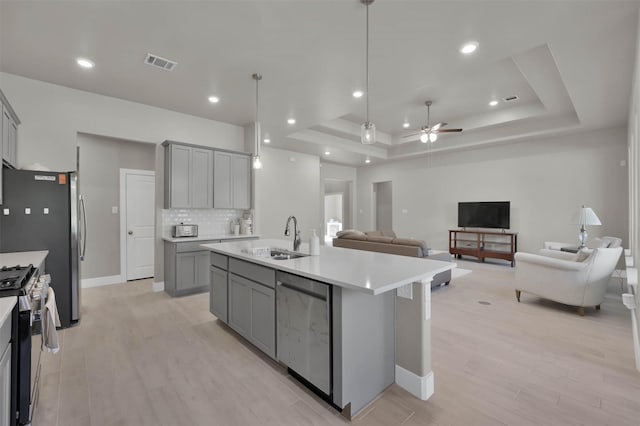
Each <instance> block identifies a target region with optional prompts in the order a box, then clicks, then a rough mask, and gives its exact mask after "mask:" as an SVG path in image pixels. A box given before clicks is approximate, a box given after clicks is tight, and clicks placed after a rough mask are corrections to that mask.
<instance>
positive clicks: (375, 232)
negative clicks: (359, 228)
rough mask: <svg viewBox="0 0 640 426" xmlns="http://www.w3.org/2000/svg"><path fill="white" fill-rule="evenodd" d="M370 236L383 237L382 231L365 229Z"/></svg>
mask: <svg viewBox="0 0 640 426" xmlns="http://www.w3.org/2000/svg"><path fill="white" fill-rule="evenodd" d="M365 234H366V235H367V236H368V237H382V236H383V235H382V231H365Z"/></svg>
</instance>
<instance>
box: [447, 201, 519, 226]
mask: <svg viewBox="0 0 640 426" xmlns="http://www.w3.org/2000/svg"><path fill="white" fill-rule="evenodd" d="M510 212H511V202H510V201H485V202H467V203H458V226H459V227H460V228H502V229H509V228H510V224H509V221H510Z"/></svg>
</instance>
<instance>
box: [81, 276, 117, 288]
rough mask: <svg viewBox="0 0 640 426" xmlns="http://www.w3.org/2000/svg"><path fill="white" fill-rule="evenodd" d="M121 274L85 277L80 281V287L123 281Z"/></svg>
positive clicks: (99, 285)
mask: <svg viewBox="0 0 640 426" xmlns="http://www.w3.org/2000/svg"><path fill="white" fill-rule="evenodd" d="M125 281H126V279H125V278H124V277H123V276H122V275H111V276H109V277H96V278H85V279H83V280H81V281H80V284H81V287H82V288H90V287H101V286H103V285H110V284H119V283H123V282H125Z"/></svg>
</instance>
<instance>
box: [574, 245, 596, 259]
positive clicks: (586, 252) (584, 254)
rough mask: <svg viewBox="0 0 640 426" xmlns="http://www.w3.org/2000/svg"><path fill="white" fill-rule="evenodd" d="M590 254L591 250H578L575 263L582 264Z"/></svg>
mask: <svg viewBox="0 0 640 426" xmlns="http://www.w3.org/2000/svg"><path fill="white" fill-rule="evenodd" d="M591 253H593V250H591V249H589V248H583V249H582V250H579V251H578V253H577V256H576V262H584V261H585V260H587V259H588V258H589V256H591Z"/></svg>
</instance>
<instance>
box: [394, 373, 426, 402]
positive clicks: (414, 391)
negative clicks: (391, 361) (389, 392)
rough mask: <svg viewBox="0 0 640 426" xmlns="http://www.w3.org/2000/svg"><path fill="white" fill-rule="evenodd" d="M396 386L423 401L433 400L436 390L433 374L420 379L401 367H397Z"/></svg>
mask: <svg viewBox="0 0 640 426" xmlns="http://www.w3.org/2000/svg"><path fill="white" fill-rule="evenodd" d="M396 384H397V385H398V386H400V387H401V388H402V389H404V390H406V391H407V392H409V393H410V394H411V395H413V396H415V397H416V398H420V399H421V400H423V401H426V400H427V399H429V398H431V396H432V395H433V393H434V390H435V382H434V377H433V372H430V373H429V374H427V375H426V376H422V377H420V376H418V375H416V374H414V373H412V372H411V371H409V370H407V369H404V368H402V367H400V366H399V365H396Z"/></svg>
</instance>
